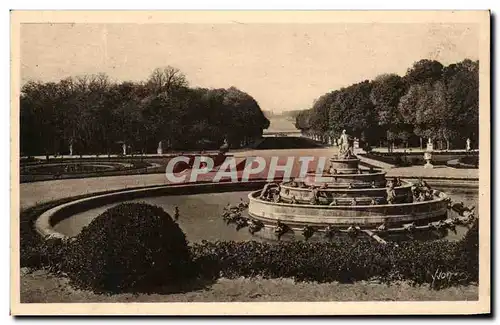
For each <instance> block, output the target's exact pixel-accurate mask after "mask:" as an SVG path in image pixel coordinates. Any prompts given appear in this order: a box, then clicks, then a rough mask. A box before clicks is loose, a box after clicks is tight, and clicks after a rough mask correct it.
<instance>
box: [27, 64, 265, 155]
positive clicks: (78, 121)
mask: <svg viewBox="0 0 500 325" xmlns="http://www.w3.org/2000/svg"><path fill="white" fill-rule="evenodd" d="M20 111H21V112H20V115H21V120H20V123H21V124H20V131H21V143H20V145H21V154H22V155H39V154H46V155H48V154H55V153H59V154H67V153H68V152H69V151H70V148H71V151H74V153H75V154H106V153H117V152H121V148H122V146H123V143H125V144H126V146H127V147H128V148H130V150H132V151H134V152H138V151H140V152H155V151H156V148H157V147H158V144H159V142H160V141H162V146H163V148H164V149H166V150H168V149H169V148H171V149H179V150H185V149H195V148H196V149H201V148H205V149H211V148H218V147H219V146H220V145H221V144H222V143H223V141H224V139H227V140H228V142H229V144H230V145H231V147H239V146H241V145H245V144H247V143H250V142H251V141H254V140H255V139H257V138H260V137H261V135H262V130H263V129H265V128H267V127H268V126H269V121H268V119H267V118H266V117H265V116H264V114H263V113H262V111H261V109H260V107H259V105H258V103H257V102H256V101H255V100H254V98H252V97H251V96H250V95H248V94H247V93H245V92H243V91H241V90H239V89H237V88H235V87H231V88H229V89H204V88H190V87H189V86H188V82H187V80H186V77H185V75H184V74H182V72H181V71H179V70H178V69H176V68H173V67H170V66H169V67H165V68H158V69H155V70H154V71H153V72H152V73H151V75H150V76H149V78H148V80H147V81H145V82H122V83H114V82H111V81H110V79H109V78H108V77H107V76H106V75H104V74H99V75H87V76H81V77H71V78H67V79H63V80H61V81H59V82H34V81H31V82H28V83H26V84H24V85H23V86H22V89H21V98H20Z"/></svg>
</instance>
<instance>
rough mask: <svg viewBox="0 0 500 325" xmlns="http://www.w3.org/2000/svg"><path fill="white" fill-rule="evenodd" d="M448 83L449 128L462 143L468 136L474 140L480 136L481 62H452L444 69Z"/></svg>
mask: <svg viewBox="0 0 500 325" xmlns="http://www.w3.org/2000/svg"><path fill="white" fill-rule="evenodd" d="M443 80H444V81H445V83H446V102H447V106H448V108H449V111H448V114H449V121H450V122H451V123H450V126H449V129H454V130H456V131H459V132H456V134H455V135H454V136H451V137H450V138H451V139H453V138H455V139H460V140H461V142H462V143H461V145H462V146H463V143H464V142H465V140H466V139H467V138H471V139H472V140H474V141H477V140H478V137H479V62H478V61H475V62H474V61H471V60H464V61H462V62H459V63H456V64H451V65H449V66H447V67H446V68H444V70H443Z"/></svg>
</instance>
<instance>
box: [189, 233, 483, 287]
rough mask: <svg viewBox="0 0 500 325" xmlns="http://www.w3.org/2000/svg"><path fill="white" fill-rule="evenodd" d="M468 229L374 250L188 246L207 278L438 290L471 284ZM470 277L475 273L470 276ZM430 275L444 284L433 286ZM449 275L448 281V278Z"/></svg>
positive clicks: (364, 246) (359, 244)
mask: <svg viewBox="0 0 500 325" xmlns="http://www.w3.org/2000/svg"><path fill="white" fill-rule="evenodd" d="M473 233H474V228H471V231H470V232H469V233H468V235H467V236H466V237H465V238H464V239H463V240H462V241H460V242H448V241H444V240H438V241H427V242H421V241H408V242H402V243H400V244H399V245H393V244H391V243H389V244H387V245H378V244H374V243H372V242H369V241H363V240H359V241H355V242H350V241H348V240H343V241H342V240H341V241H336V242H305V241H293V242H280V243H279V244H272V243H266V242H256V241H249V242H227V241H218V242H206V241H204V242H201V243H196V244H193V245H192V246H191V251H192V255H193V261H194V263H195V264H196V265H197V267H198V269H200V270H202V271H203V273H204V274H205V275H209V276H212V277H218V276H221V277H227V278H236V277H240V276H243V277H255V276H261V277H264V278H293V279H295V280H296V281H315V282H332V281H339V282H343V283H351V282H354V281H360V280H370V279H378V280H380V281H382V282H386V283H390V282H394V281H409V282H411V283H413V284H424V283H427V284H431V285H432V287H433V288H435V289H439V288H443V287H447V286H453V285H457V284H465V283H471V282H476V281H477V275H475V276H474V274H477V268H478V260H477V259H475V258H474V256H477V254H478V250H477V249H478V248H477V239H478V238H477V236H474V235H473ZM474 272H476V273H474ZM436 274H439V275H442V274H443V275H446V276H447V278H446V279H440V281H436V279H435V278H436ZM448 275H449V278H448Z"/></svg>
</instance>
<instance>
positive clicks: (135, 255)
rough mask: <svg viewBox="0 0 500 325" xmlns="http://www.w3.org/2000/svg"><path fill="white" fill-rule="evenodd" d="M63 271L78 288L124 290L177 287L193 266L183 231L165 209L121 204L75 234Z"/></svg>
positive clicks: (140, 204)
mask: <svg viewBox="0 0 500 325" xmlns="http://www.w3.org/2000/svg"><path fill="white" fill-rule="evenodd" d="M61 269H62V270H63V271H64V272H66V273H67V274H68V276H69V278H70V279H71V281H72V283H74V284H76V285H77V286H78V287H80V288H84V289H90V290H93V291H101V292H127V291H144V290H148V289H151V288H153V287H161V286H165V285H172V284H175V283H176V282H177V281H183V280H185V279H187V278H189V275H192V273H190V270H192V269H193V268H192V265H191V258H190V252H189V249H188V246H187V242H186V238H185V235H184V233H183V232H182V230H181V229H180V228H179V226H178V225H177V223H175V222H174V221H173V219H172V218H171V217H170V216H169V215H168V214H167V213H166V212H165V211H164V210H163V209H161V208H159V207H155V206H151V205H148V204H143V203H124V204H119V205H116V206H114V207H112V208H110V209H108V210H106V211H105V212H104V213H103V214H101V215H99V216H98V217H97V218H96V219H94V220H93V221H92V222H91V223H90V224H89V225H88V226H87V227H85V228H84V229H83V230H82V232H81V233H80V234H78V236H77V237H76V238H75V240H74V241H73V242H71V244H70V245H69V246H68V247H67V249H66V250H65V254H64V257H63V263H62V266H61Z"/></svg>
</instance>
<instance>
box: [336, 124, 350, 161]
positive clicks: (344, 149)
mask: <svg viewBox="0 0 500 325" xmlns="http://www.w3.org/2000/svg"><path fill="white" fill-rule="evenodd" d="M351 155H352V147H351V146H350V143H349V135H348V134H347V133H346V130H342V135H341V136H340V138H339V158H343V159H347V158H349V157H350V156H351Z"/></svg>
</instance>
